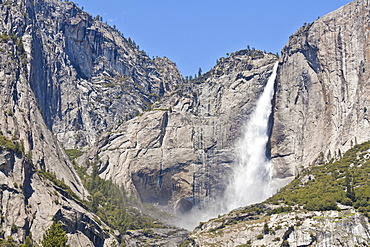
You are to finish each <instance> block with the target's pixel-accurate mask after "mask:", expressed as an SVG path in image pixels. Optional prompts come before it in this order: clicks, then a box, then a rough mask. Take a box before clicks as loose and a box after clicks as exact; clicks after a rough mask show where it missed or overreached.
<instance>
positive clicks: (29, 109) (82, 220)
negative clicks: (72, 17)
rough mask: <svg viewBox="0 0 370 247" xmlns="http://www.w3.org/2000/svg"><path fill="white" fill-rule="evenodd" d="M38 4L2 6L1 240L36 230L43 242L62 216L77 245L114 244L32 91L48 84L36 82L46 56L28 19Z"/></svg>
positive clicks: (21, 239) (19, 240) (36, 237)
mask: <svg viewBox="0 0 370 247" xmlns="http://www.w3.org/2000/svg"><path fill="white" fill-rule="evenodd" d="M25 3H26V4H25ZM32 4H33V3H32V2H31V1H26V2H23V1H19V2H16V1H13V2H4V3H1V5H0V19H1V22H0V33H1V34H0V112H1V113H0V214H1V220H0V221H1V223H0V238H7V237H12V238H13V239H14V240H15V241H16V243H17V244H21V243H23V242H24V240H25V237H26V236H29V235H31V234H32V238H33V239H34V240H36V241H39V240H40V239H41V238H42V235H43V233H44V232H45V230H47V229H48V228H49V227H50V225H51V224H52V222H53V220H60V221H61V222H62V224H63V227H64V228H65V230H66V231H67V233H68V234H69V235H70V239H74V240H73V241H76V242H77V243H82V244H73V246H86V245H85V244H84V243H88V244H90V245H94V246H104V245H106V246H108V245H109V244H111V243H113V241H115V240H114V237H113V236H112V235H111V234H110V233H109V232H107V231H105V230H103V228H107V229H108V227H107V226H106V225H104V224H103V223H99V224H98V223H97V222H96V219H98V218H97V217H96V216H95V215H94V214H92V213H91V212H90V211H89V210H87V208H85V207H84V206H83V205H82V203H81V202H80V200H81V199H85V197H86V196H87V195H88V192H87V191H86V189H85V188H84V187H83V185H82V183H81V180H80V178H79V177H78V175H77V173H76V172H75V170H74V167H73V165H72V163H71V162H70V161H69V158H68V157H67V156H66V154H65V153H64V150H63V149H62V148H61V146H60V145H59V143H58V141H57V139H56V137H55V136H54V135H53V134H52V133H51V132H50V130H49V129H48V128H47V126H46V125H45V123H44V120H43V116H42V115H41V113H40V110H39V106H38V102H37V100H36V98H35V96H34V93H33V91H32V89H31V87H32V85H33V86H35V85H36V84H37V83H39V84H42V83H43V80H41V78H39V79H38V80H36V79H33V80H34V81H33V82H32V83H30V78H31V77H32V78H35V77H33V76H34V74H33V73H34V71H33V69H32V63H36V60H37V59H40V60H42V59H43V58H42V57H41V58H40V57H37V56H36V55H35V53H33V48H35V49H36V50H37V47H34V46H33V45H34V43H32V42H30V43H29V42H28V41H30V40H31V38H32V35H36V34H35V33H34V32H33V31H32V28H31V27H30V24H29V21H30V19H28V16H29V15H32V13H31V10H32V9H33V8H34V6H33V5H32ZM45 47H46V46H45ZM31 54H33V55H34V57H32V56H31ZM40 60H39V61H38V62H40V63H41V64H42V62H41V61H40ZM31 61H32V62H31ZM49 72H51V71H49ZM45 73H48V72H45ZM39 87H40V88H42V86H41V85H39ZM73 241H72V242H73Z"/></svg>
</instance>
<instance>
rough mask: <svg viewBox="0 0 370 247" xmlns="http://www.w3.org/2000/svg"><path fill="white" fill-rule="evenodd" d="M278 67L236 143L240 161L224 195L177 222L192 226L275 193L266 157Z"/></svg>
mask: <svg viewBox="0 0 370 247" xmlns="http://www.w3.org/2000/svg"><path fill="white" fill-rule="evenodd" d="M277 68H278V63H276V64H275V65H274V68H273V72H272V74H271V76H270V78H269V80H268V82H267V84H266V86H265V89H264V91H263V93H262V95H261V96H260V98H259V99H258V101H257V105H256V108H255V109H254V111H253V113H252V115H251V118H250V120H249V122H248V123H247V124H246V125H245V126H244V131H243V136H242V138H241V140H240V141H239V142H238V143H237V147H236V152H237V156H238V161H237V165H235V167H234V169H233V174H232V176H231V178H230V182H229V185H228V187H227V189H226V191H225V195H224V197H223V198H222V199H219V198H211V200H212V199H213V201H212V202H210V203H208V204H207V205H205V208H202V209H197V208H193V210H192V211H191V212H189V214H187V215H186V216H185V217H184V218H183V219H182V220H180V221H177V222H176V224H177V225H178V226H180V227H184V228H187V229H189V230H191V229H192V228H194V227H195V226H196V225H198V224H199V222H200V221H207V220H209V219H210V218H213V217H217V215H219V214H224V213H227V212H229V211H231V210H233V209H236V208H238V207H242V206H247V205H250V204H252V203H257V202H261V201H263V200H265V199H266V198H268V197H269V196H271V195H272V193H273V188H272V186H271V177H272V176H271V164H270V161H269V160H268V158H267V157H266V146H267V142H268V138H269V136H268V128H269V118H270V115H271V108H272V105H271V101H272V97H273V95H274V84H275V79H276V72H277ZM220 201H222V203H221V204H222V205H220V203H219V202H220Z"/></svg>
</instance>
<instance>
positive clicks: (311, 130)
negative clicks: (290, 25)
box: [271, 0, 370, 177]
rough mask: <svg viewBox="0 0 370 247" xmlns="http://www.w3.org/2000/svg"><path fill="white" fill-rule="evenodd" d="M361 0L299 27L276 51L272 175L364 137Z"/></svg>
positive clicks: (366, 88)
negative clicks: (278, 62) (277, 57)
mask: <svg viewBox="0 0 370 247" xmlns="http://www.w3.org/2000/svg"><path fill="white" fill-rule="evenodd" d="M369 10H370V3H369V1H365V0H356V1H353V2H351V3H349V4H347V5H345V6H343V7H342V8H340V9H338V10H336V11H334V12H332V13H330V14H328V15H325V16H324V17H321V18H319V19H318V20H316V21H315V22H313V23H312V24H308V25H305V26H303V27H302V28H300V29H299V30H298V31H297V32H296V33H295V34H294V35H292V36H291V37H290V40H289V42H288V44H287V45H286V46H285V47H284V48H283V50H282V57H281V59H280V66H279V71H278V77H277V91H276V97H275V107H274V126H273V131H272V136H271V152H272V160H273V163H274V165H275V176H276V177H289V176H294V175H297V174H298V173H299V171H300V170H302V168H304V167H307V166H309V165H310V164H312V163H313V162H314V161H315V160H316V159H317V158H318V156H319V155H320V153H323V154H324V155H321V156H324V157H325V158H327V157H330V156H333V155H335V154H338V153H339V152H341V153H343V152H344V151H346V150H348V148H350V147H351V146H353V145H354V144H356V143H361V142H364V141H367V140H368V139H369V138H370V135H369V133H370V131H369V130H370V122H369V115H368V114H369V111H368V110H367V108H368V107H369V103H370V102H369V100H370V98H369V97H370V84H369V82H370V81H369V78H370V71H369V69H368V66H369V62H370V60H369V58H370V57H369V56H370V53H369V48H370V38H369V29H370V26H369V23H370V22H369V14H368V13H369Z"/></svg>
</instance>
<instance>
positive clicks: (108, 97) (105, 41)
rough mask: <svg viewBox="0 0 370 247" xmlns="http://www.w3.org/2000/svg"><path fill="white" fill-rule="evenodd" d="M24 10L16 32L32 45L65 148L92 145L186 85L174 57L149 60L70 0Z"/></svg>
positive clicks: (34, 70) (33, 62)
mask: <svg viewBox="0 0 370 247" xmlns="http://www.w3.org/2000/svg"><path fill="white" fill-rule="evenodd" d="M23 8H24V7H23ZM23 11H25V15H26V16H27V18H26V21H25V23H24V24H23V26H17V35H20V36H23V40H24V42H25V46H26V47H28V48H29V53H30V59H29V62H30V64H29V72H30V75H29V81H30V84H31V87H32V89H33V91H34V93H35V96H36V98H37V100H38V104H39V106H40V108H41V110H42V113H43V117H44V119H45V122H46V124H47V126H48V127H49V128H50V129H51V130H52V131H53V132H54V133H55V134H56V135H57V138H58V140H59V141H60V142H61V143H63V145H64V147H65V148H75V147H84V146H87V145H91V144H93V143H94V142H95V140H96V138H97V136H98V135H99V133H100V132H103V131H107V130H108V129H109V128H112V127H113V126H115V125H116V124H117V123H119V122H123V121H125V120H127V119H131V118H132V117H134V116H135V115H137V114H138V113H139V112H141V111H142V110H143V109H146V108H147V105H148V104H151V103H152V102H153V101H155V100H156V99H158V97H160V96H163V95H165V94H166V93H167V92H171V91H172V90H173V88H175V87H177V86H178V85H181V84H182V83H183V79H182V76H181V75H180V73H179V71H178V70H177V68H176V66H175V64H174V63H172V62H171V61H170V60H168V59H166V58H157V59H155V60H152V59H150V58H149V57H148V56H147V55H146V54H145V52H143V51H140V50H139V49H138V47H137V46H136V44H135V43H134V42H133V41H131V40H127V39H126V38H124V37H123V35H122V34H121V33H120V32H119V31H118V30H116V29H113V28H112V27H109V26H108V25H106V24H104V23H103V22H101V21H99V20H96V18H93V17H92V16H91V15H89V14H88V13H85V12H83V11H82V10H80V9H79V8H77V7H76V5H75V4H74V3H72V2H62V1H44V0H37V1H26V7H25V8H24V9H23Z"/></svg>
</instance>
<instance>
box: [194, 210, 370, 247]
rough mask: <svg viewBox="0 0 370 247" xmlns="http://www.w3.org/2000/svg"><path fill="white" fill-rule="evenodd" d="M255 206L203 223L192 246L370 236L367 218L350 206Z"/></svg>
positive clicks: (330, 241) (347, 241)
mask: <svg viewBox="0 0 370 247" xmlns="http://www.w3.org/2000/svg"><path fill="white" fill-rule="evenodd" d="M254 207H255V208H259V209H260V211H258V210H257V211H253V210H248V208H245V209H244V210H237V211H233V212H231V213H229V214H228V215H225V216H222V217H219V218H216V219H212V220H210V221H209V222H207V223H202V224H201V225H199V226H198V227H197V228H196V229H195V230H194V231H193V233H192V234H191V235H190V238H191V239H192V240H193V241H189V242H188V243H189V246H261V245H263V246H271V247H273V246H290V247H299V246H318V247H321V246H356V245H357V246H362V245H364V246H366V245H367V243H368V240H369V238H370V232H369V226H370V225H369V222H368V219H367V218H366V217H365V216H364V215H362V214H359V213H357V212H355V211H354V210H353V209H350V208H347V209H346V210H344V211H342V212H338V211H327V212H318V211H311V212H307V211H306V212H305V211H294V212H285V213H280V214H271V213H270V214H266V213H263V212H268V211H269V210H270V211H271V209H272V208H276V206H273V205H268V204H259V205H256V206H254Z"/></svg>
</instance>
